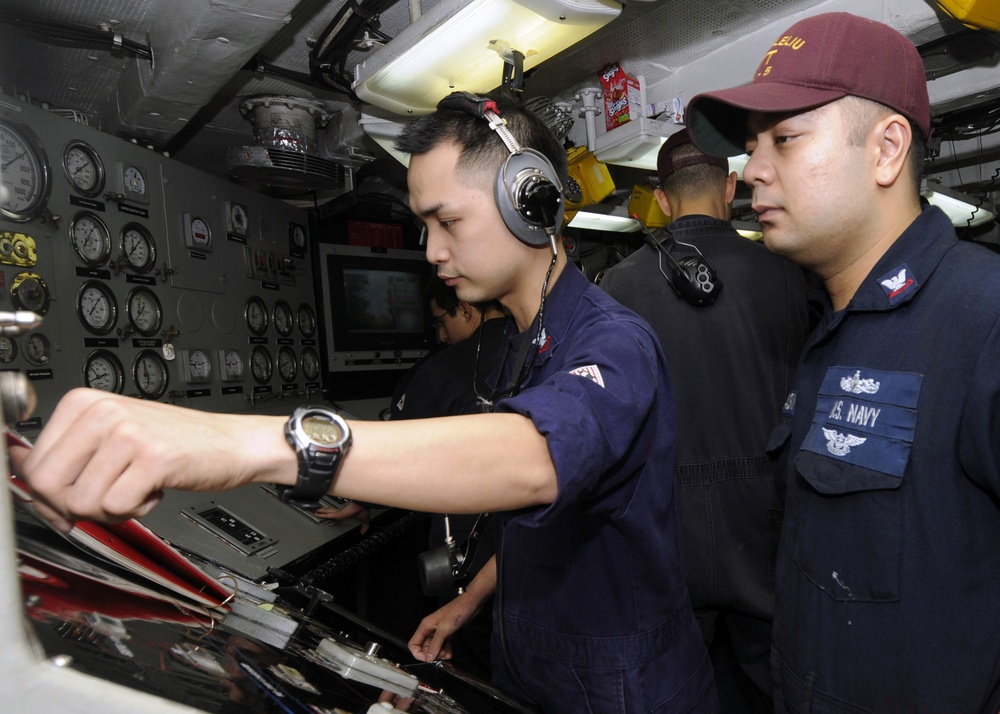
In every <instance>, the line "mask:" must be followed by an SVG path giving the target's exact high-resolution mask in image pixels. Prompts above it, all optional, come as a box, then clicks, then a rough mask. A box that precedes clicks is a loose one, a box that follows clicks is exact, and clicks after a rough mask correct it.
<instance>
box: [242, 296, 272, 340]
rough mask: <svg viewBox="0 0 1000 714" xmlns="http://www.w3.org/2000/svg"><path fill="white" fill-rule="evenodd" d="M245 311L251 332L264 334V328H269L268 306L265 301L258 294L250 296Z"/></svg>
mask: <svg viewBox="0 0 1000 714" xmlns="http://www.w3.org/2000/svg"><path fill="white" fill-rule="evenodd" d="M244 312H245V313H246V318H247V327H249V328H250V332H252V333H253V334H255V335H263V334H264V330H266V329H267V306H266V305H264V301H263V300H261V299H260V298H259V297H257V296H253V297H250V298H248V299H247V305H246V309H245V310H244Z"/></svg>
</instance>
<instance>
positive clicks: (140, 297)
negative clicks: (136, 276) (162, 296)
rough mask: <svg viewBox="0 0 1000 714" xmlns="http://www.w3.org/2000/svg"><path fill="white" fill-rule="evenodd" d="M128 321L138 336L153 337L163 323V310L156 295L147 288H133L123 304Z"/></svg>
mask: <svg viewBox="0 0 1000 714" xmlns="http://www.w3.org/2000/svg"><path fill="white" fill-rule="evenodd" d="M125 312H126V314H127V315H128V321H129V323H130V324H131V325H132V327H134V328H135V330H136V332H138V333H139V334H140V335H145V336H147V337H149V336H150V335H155V334H156V331H157V330H159V329H160V325H161V324H162V322H163V310H162V309H161V308H160V301H159V299H158V298H157V297H156V294H155V293H154V292H153V291H152V290H150V289H149V288H143V287H138V288H133V289H132V292H130V293H129V294H128V301H127V302H126V303H125Z"/></svg>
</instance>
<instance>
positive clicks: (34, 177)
mask: <svg viewBox="0 0 1000 714" xmlns="http://www.w3.org/2000/svg"><path fill="white" fill-rule="evenodd" d="M50 188H51V186H50V182H49V163H48V159H47V158H46V156H45V152H44V151H43V150H42V148H41V144H39V143H38V141H37V140H36V139H35V138H34V134H33V133H32V132H31V130H30V129H28V128H26V127H20V126H18V127H15V126H14V125H13V124H8V123H6V122H2V121H0V214H2V215H3V216H4V217H5V218H8V219H10V220H12V221H18V222H20V223H23V222H26V221H30V220H31V219H32V218H34V217H35V216H37V215H38V214H39V213H41V212H42V209H43V208H44V207H45V202H46V201H47V200H48V197H49V190H50Z"/></svg>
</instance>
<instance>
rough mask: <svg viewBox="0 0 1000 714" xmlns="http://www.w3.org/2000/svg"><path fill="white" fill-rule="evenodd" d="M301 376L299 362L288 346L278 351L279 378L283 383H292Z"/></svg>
mask: <svg viewBox="0 0 1000 714" xmlns="http://www.w3.org/2000/svg"><path fill="white" fill-rule="evenodd" d="M298 374H299V361H298V359H296V358H295V352H294V350H292V348H291V347H289V346H288V345H284V346H283V347H280V348H279V349H278V376H279V377H281V381H283V382H292V381H294V380H295V378H296V377H297V376H298Z"/></svg>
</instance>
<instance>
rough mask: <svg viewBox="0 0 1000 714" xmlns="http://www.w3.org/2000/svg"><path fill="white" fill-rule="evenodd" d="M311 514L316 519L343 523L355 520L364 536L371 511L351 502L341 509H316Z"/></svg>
mask: <svg viewBox="0 0 1000 714" xmlns="http://www.w3.org/2000/svg"><path fill="white" fill-rule="evenodd" d="M313 513H314V514H315V515H316V517H317V518H328V519H330V520H332V521H344V520H347V519H348V518H357V519H358V522H359V523H360V524H361V528H360V533H361V535H364V534H365V533H367V532H368V526H369V521H370V520H371V511H370V510H369V509H368V508H367V507H366V506H362V505H361V504H360V503H357V502H356V501H351V502H350V503H348V504H347V505H346V506H344V507H343V508H328V507H326V506H324V507H323V508H317V509H316V510H315V511H313Z"/></svg>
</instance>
